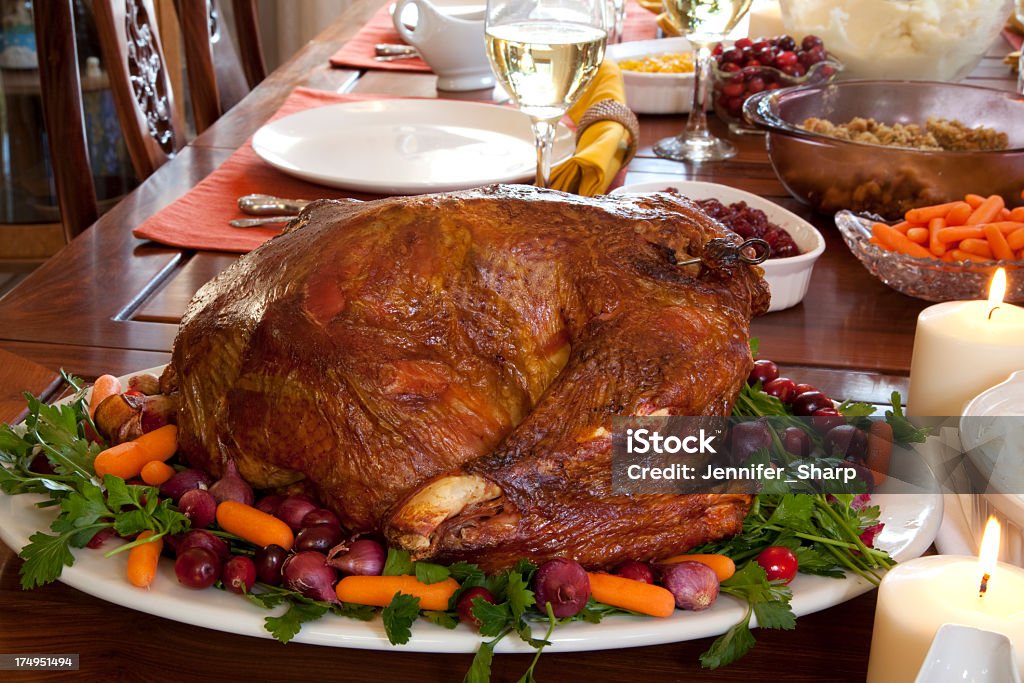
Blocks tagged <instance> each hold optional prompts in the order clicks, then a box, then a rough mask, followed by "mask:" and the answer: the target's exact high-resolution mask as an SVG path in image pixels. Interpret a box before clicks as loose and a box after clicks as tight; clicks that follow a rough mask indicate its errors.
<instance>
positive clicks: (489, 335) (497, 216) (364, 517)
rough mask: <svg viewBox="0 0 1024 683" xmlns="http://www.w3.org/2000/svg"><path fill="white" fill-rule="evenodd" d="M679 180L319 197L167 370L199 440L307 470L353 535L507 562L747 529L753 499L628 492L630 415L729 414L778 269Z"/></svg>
mask: <svg viewBox="0 0 1024 683" xmlns="http://www.w3.org/2000/svg"><path fill="white" fill-rule="evenodd" d="M722 238H725V239H733V238H735V236H734V235H732V233H730V232H728V231H727V230H725V229H724V228H723V227H722V226H721V225H719V224H717V223H716V222H714V221H712V220H711V219H709V218H707V217H706V216H705V215H704V214H703V213H701V212H700V210H699V209H697V208H696V207H695V206H694V205H693V204H691V203H690V202H688V201H687V200H685V199H683V198H680V197H678V196H673V195H670V194H655V195H644V196H641V195H637V196H621V197H604V198H581V197H577V196H574V195H567V194H563V193H560V192H555V191H550V190H539V189H535V188H532V187H527V186H508V185H499V186H493V187H488V188H482V189H477V190H468V191H464V192H453V193H445V194H437V195H424V196H418V197H401V198H390V199H384V200H379V201H373V202H357V201H321V202H316V203H314V204H312V205H310V206H309V207H308V208H307V209H306V210H305V211H303V213H302V214H301V215H300V216H299V218H298V219H296V220H295V221H293V222H292V223H291V224H290V225H289V226H288V228H287V229H286V230H285V232H284V233H283V234H282V235H280V236H278V237H276V238H274V239H273V240H271V241H270V242H268V243H267V244H265V245H264V246H262V247H260V248H259V249H256V250H255V251H253V252H252V253H250V254H248V255H247V256H245V257H243V258H242V259H240V260H239V261H238V262H237V263H236V264H235V265H233V266H232V267H231V268H229V269H228V270H226V271H225V272H224V273H222V274H221V275H220V276H218V277H217V278H215V279H214V280H213V281H211V282H210V283H208V284H207V285H205V286H204V287H203V288H202V289H201V290H200V291H199V293H198V294H197V295H196V297H195V299H194V300H193V301H192V303H191V304H190V306H189V308H188V311H187V312H186V315H185V317H184V319H183V321H182V325H181V328H180V330H179V333H178V337H177V339H176V341H175V345H174V351H173V356H172V361H171V363H170V365H169V366H168V369H167V370H166V372H165V375H164V377H163V378H162V381H163V384H164V387H165V388H166V389H168V390H172V391H175V392H177V393H178V395H179V401H180V410H179V422H178V424H179V430H180V438H181V448H182V450H183V451H184V453H185V454H186V456H187V458H188V459H189V460H190V461H191V462H192V463H194V464H196V465H198V466H201V467H204V468H206V469H209V470H211V471H213V472H215V473H217V472H220V471H221V468H222V467H223V463H224V462H226V460H227V459H229V458H230V459H234V460H235V462H236V463H237V465H238V467H239V470H240V471H241V474H242V476H243V477H245V479H247V480H248V481H249V482H250V483H252V484H253V485H254V486H257V487H280V486H285V485H288V484H293V483H296V482H303V483H304V484H305V485H307V486H310V487H312V489H313V490H314V491H315V493H316V494H317V495H318V496H319V497H320V498H321V500H323V501H324V503H325V504H326V505H328V506H329V507H330V508H331V509H333V510H334V511H335V512H336V513H337V514H338V515H339V517H340V518H341V519H342V521H343V523H345V524H346V525H347V526H348V527H350V528H351V529H353V530H354V531H383V532H385V533H386V534H387V535H388V537H389V539H390V540H391V541H392V542H393V543H395V544H398V545H400V546H402V547H406V548H408V549H410V550H411V551H413V552H414V553H415V554H416V555H417V556H420V557H438V558H445V559H473V560H476V561H479V562H481V563H482V564H483V565H485V566H487V567H489V568H497V567H500V566H505V565H507V564H510V563H511V562H513V561H514V560H515V559H517V558H518V557H521V556H530V557H534V558H535V559H545V558H546V557H550V556H555V555H563V556H571V557H576V558H577V559H580V560H581V561H583V562H584V563H585V564H587V565H588V566H595V567H596V566H608V565H610V564H614V563H615V562H617V561H618V560H619V559H625V558H635V559H645V558H647V557H656V556H658V555H659V554H667V553H668V552H677V551H682V550H685V549H687V548H689V547H691V546H692V545H694V544H696V543H700V542H703V541H706V540H709V539H712V538H719V537H722V536H726V535H729V534H733V533H736V532H738V531H739V529H740V524H741V522H742V519H743V517H744V516H745V514H746V511H747V507H748V505H749V498H747V497H744V496H717V497H716V496H651V497H645V496H637V497H635V498H628V499H627V498H624V497H614V496H610V485H611V484H610V481H611V475H610V467H609V458H610V443H611V441H610V435H609V434H608V433H607V431H608V429H609V428H610V420H611V417H612V416H613V415H619V414H651V413H655V412H658V411H660V412H662V413H666V414H669V413H670V414H726V413H728V411H729V410H730V409H731V405H732V400H733V398H734V396H735V395H736V392H737V391H738V389H739V386H740V384H741V383H742V382H743V381H744V379H745V377H746V375H747V373H748V372H749V370H750V368H751V366H752V360H751V357H750V351H749V348H748V338H749V322H750V318H751V317H752V316H754V315H757V314H759V313H761V312H763V311H765V310H766V309H767V305H768V289H767V285H766V284H765V282H764V280H763V278H762V274H761V271H760V269H759V268H757V267H754V266H748V265H745V264H743V263H740V262H735V263H729V264H722V263H719V262H714V263H712V262H711V261H710V260H709V261H708V262H707V263H706V264H704V265H693V266H678V265H676V262H677V260H680V259H682V258H685V257H687V256H697V257H701V256H702V255H703V254H704V251H705V246H706V245H707V244H708V242H709V241H711V240H712V239H722Z"/></svg>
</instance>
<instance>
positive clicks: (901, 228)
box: [890, 221, 915, 235]
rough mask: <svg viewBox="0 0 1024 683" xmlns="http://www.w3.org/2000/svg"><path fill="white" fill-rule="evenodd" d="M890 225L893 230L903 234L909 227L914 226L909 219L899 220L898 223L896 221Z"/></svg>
mask: <svg viewBox="0 0 1024 683" xmlns="http://www.w3.org/2000/svg"><path fill="white" fill-rule="evenodd" d="M890 227H891V228H892V229H893V230H895V231H897V232H902V233H903V234H904V235H906V234H907V230H910V229H911V228H913V227H915V226H914V224H913V223H911V222H910V221H900V222H899V223H896V224H895V225H892V226H890Z"/></svg>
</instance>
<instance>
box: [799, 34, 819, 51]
mask: <svg viewBox="0 0 1024 683" xmlns="http://www.w3.org/2000/svg"><path fill="white" fill-rule="evenodd" d="M824 44H825V43H824V41H822V39H821V38H819V37H818V36H816V35H810V34H809V35H806V36H804V39H803V40H801V41H800V47H802V48H803V49H805V50H808V51H810V50H813V49H814V48H816V47H821V46H823V45H824Z"/></svg>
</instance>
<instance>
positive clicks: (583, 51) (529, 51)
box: [484, 0, 608, 187]
mask: <svg viewBox="0 0 1024 683" xmlns="http://www.w3.org/2000/svg"><path fill="white" fill-rule="evenodd" d="M607 4H608V3H607V0H488V2H487V19H486V22H485V28H484V31H485V35H486V39H487V57H488V59H489V60H490V62H491V69H492V70H493V71H494V75H495V76H496V77H497V79H498V81H499V82H500V83H501V85H502V86H503V87H504V88H505V90H506V91H507V92H508V93H509V95H511V97H512V100H513V101H514V102H515V103H516V105H517V106H518V107H519V109H520V110H521V111H522V112H523V113H525V114H526V115H528V116H529V117H530V119H531V126H532V128H533V135H534V140H535V143H536V146H537V181H536V182H537V185H538V186H539V187H547V186H548V184H549V181H550V179H551V149H552V146H553V144H554V141H555V130H556V126H557V125H558V121H559V119H561V118H562V116H564V115H565V112H566V110H568V109H569V107H571V106H572V105H573V104H575V102H576V101H577V100H578V99H579V98H580V95H582V94H583V91H584V90H586V88H587V86H588V85H589V84H590V82H591V81H592V80H593V79H594V75H595V74H596V73H597V70H598V68H599V67H600V66H601V60H603V59H604V49H605V43H606V42H607V38H608V31H607V27H608V23H607V22H608V17H607V10H606V7H607Z"/></svg>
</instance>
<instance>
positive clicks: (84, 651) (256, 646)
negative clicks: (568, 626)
mask: <svg viewBox="0 0 1024 683" xmlns="http://www.w3.org/2000/svg"><path fill="white" fill-rule="evenodd" d="M380 4H381V0H358V1H357V2H356V3H355V4H354V5H353V6H352V8H351V9H350V10H348V11H347V12H346V13H345V14H343V15H342V16H341V17H339V19H338V20H337V21H336V22H335V23H334V24H333V25H332V26H331V27H330V28H329V29H328V30H327V31H325V32H324V33H323V34H322V35H320V36H318V37H317V38H316V39H315V40H313V41H311V42H310V43H309V44H307V45H306V46H305V47H304V48H303V49H302V50H301V51H300V52H299V53H298V54H297V55H296V56H295V57H294V58H292V59H291V60H290V61H289V62H288V63H286V64H285V65H283V66H282V67H281V68H279V69H278V70H277V71H275V72H274V73H272V74H271V75H270V76H269V77H268V78H267V80H266V81H265V82H264V83H263V84H261V85H260V86H259V87H258V88H257V89H256V90H255V91H253V93H252V94H250V95H249V96H248V97H247V98H246V99H245V100H243V101H242V102H241V103H240V104H239V105H238V106H237V107H235V108H234V109H233V110H231V111H230V112H229V113H227V114H226V115H225V116H224V117H223V118H222V119H221V120H220V121H218V122H217V123H216V124H214V125H213V126H212V127H211V128H210V129H209V130H207V131H206V132H205V133H204V134H203V135H201V136H199V137H198V138H197V139H196V140H195V141H194V142H192V143H191V144H190V145H189V146H188V147H186V148H185V149H184V150H183V151H182V152H181V153H180V154H179V155H178V156H177V157H176V158H175V159H173V160H172V161H171V162H170V163H168V164H167V165H165V166H164V167H163V168H161V169H160V170H158V171H157V172H156V173H155V174H154V175H153V176H152V177H151V178H149V179H148V180H147V181H146V182H144V183H143V184H142V185H141V186H140V187H139V188H138V189H137V190H136V191H134V192H133V193H132V194H131V195H129V196H128V197H127V198H126V199H125V200H124V201H123V202H122V203H120V204H119V205H118V206H117V207H115V208H114V209H113V210H112V211H110V212H109V213H108V214H106V215H105V216H104V217H103V218H102V219H101V220H100V221H99V222H98V223H97V224H96V225H94V226H93V227H92V228H90V229H89V230H87V231H86V232H85V233H83V234H82V235H81V236H80V237H79V238H77V239H76V240H74V242H72V243H71V244H70V245H69V246H68V247H66V248H65V249H64V250H63V251H61V252H60V253H59V254H58V255H57V256H55V257H54V258H53V259H51V260H50V261H49V262H47V263H46V264H45V265H44V266H42V267H41V268H39V269H38V270H37V271H36V272H34V273H33V274H32V275H31V276H30V277H28V278H27V279H26V280H25V281H24V282H23V283H21V285H20V286H18V287H17V288H16V289H15V290H14V291H12V292H11V293H10V294H9V295H7V296H6V297H5V298H3V299H2V300H0V366H3V367H2V368H0V381H2V382H5V384H4V386H3V387H2V391H0V409H2V410H3V411H4V412H3V414H0V419H8V420H9V419H13V418H14V417H16V415H17V412H16V411H17V406H16V405H15V404H14V403H11V402H10V401H9V398H10V397H11V395H12V393H17V392H20V391H21V390H22V389H29V390H32V391H35V392H41V393H44V394H45V393H48V392H52V391H53V387H52V386H51V384H50V381H51V380H52V379H53V377H54V373H53V371H54V370H56V369H57V368H60V367H63V368H66V369H67V370H68V371H70V372H72V373H75V374H79V375H82V376H85V377H87V378H91V377H95V376H97V375H99V374H102V373H105V372H112V373H115V374H126V373H129V372H131V371H133V370H138V369H141V368H147V367H151V366H154V365H158V364H162V363H165V362H166V361H167V360H168V358H169V351H170V349H171V345H172V343H173V341H174V335H175V331H176V326H177V322H178V320H179V319H180V316H181V314H182V311H183V310H184V307H185V305H186V304H187V302H188V300H189V299H190V298H191V296H192V294H193V293H194V292H195V291H196V289H197V288H198V287H199V286H201V285H202V284H203V283H204V282H206V281H207V280H208V279H210V278H211V277H213V276H214V275H216V274H217V273H218V272H220V271H221V270H223V269H224V268H225V267H226V266H227V265H228V264H230V263H231V262H233V261H234V259H235V257H234V256H231V255H224V254H215V253H204V252H191V251H186V250H179V249H172V248H168V247H163V246H160V245H156V244H152V243H146V242H142V241H140V240H138V239H135V238H134V237H132V236H131V229H132V228H133V227H134V226H136V225H139V224H140V223H141V222H143V220H145V219H146V218H147V217H149V216H150V215H152V214H153V213H154V212H156V211H158V210H159V209H160V208H161V207H163V206H166V205H167V204H168V203H170V202H171V201H173V200H174V199H175V198H177V197H179V196H181V195H182V194H184V193H185V192H187V191H188V190H189V188H191V187H192V186H194V185H195V184H196V183H197V182H198V181H199V180H200V179H202V178H203V177H204V176H206V175H207V174H208V173H210V172H211V171H212V170H213V169H215V168H216V167H217V166H218V165H219V164H220V163H222V162H223V161H224V160H225V159H226V158H227V157H228V156H229V155H230V154H231V152H232V151H233V150H234V149H236V148H237V147H238V146H239V145H241V144H242V143H243V142H244V141H245V140H246V139H247V138H248V137H249V136H250V135H251V134H252V133H253V132H254V131H255V130H256V129H257V128H259V126H260V125H262V123H263V122H264V121H266V120H267V118H269V117H270V115H271V114H272V113H273V112H274V110H275V109H276V108H277V107H278V106H279V105H280V104H281V103H282V102H283V101H284V99H285V98H286V97H287V95H288V93H289V92H290V91H291V90H292V89H293V88H294V87H295V86H298V85H305V86H308V87H313V88H319V89H324V90H332V91H339V92H345V91H351V92H362V93H380V94H398V95H405V96H422V97H434V96H436V95H437V93H436V90H435V87H434V85H435V77H434V76H432V75H429V74H403V73H395V72H369V73H366V74H360V73H357V72H352V71H346V70H342V69H331V68H330V67H329V66H328V64H327V59H328V57H329V56H330V55H331V54H332V53H333V52H334V51H336V50H337V49H338V48H339V46H340V45H341V44H342V43H343V42H344V41H345V40H347V39H348V38H349V37H351V36H352V35H353V34H354V33H355V32H356V31H357V30H358V29H359V27H360V26H361V25H362V24H363V23H365V21H366V20H367V19H368V18H369V17H370V16H371V15H372V14H373V12H374V11H375V10H376V9H377V8H378V7H379V6H380ZM1005 51H1006V49H1005V46H1004V45H1002V44H1000V45H996V46H994V47H993V49H992V51H991V52H990V54H989V55H988V56H987V57H986V59H985V60H984V61H983V63H982V65H981V66H979V68H978V70H977V71H976V72H975V73H974V75H973V76H972V79H973V80H974V81H975V82H977V83H979V84H984V85H991V86H993V87H1000V88H1007V87H1011V85H1010V83H1011V81H1010V79H1009V75H1008V72H1007V71H1006V69H1005V67H1003V66H1002V65H1001V64H1000V63H999V61H998V60H999V59H1000V58H1001V57H1002V54H1003V53H1005ZM488 95H489V93H486V92H484V93H471V94H469V95H468V97H470V98H473V97H476V98H486V97H487V96H488ZM682 123H683V119H682V117H680V116H646V117H642V119H641V140H640V153H639V155H638V157H637V158H636V159H635V160H634V161H633V162H632V164H631V165H630V167H629V169H628V175H627V178H626V181H627V182H642V181H646V180H651V179H655V178H664V177H665V176H666V175H667V176H671V177H673V178H677V179H699V180H708V181H713V182H721V183H726V184H729V185H733V186H736V187H739V188H742V189H746V190H750V191H752V192H755V193H757V194H760V195H762V196H765V197H768V198H770V199H772V200H773V201H776V202H778V203H779V204H781V205H783V206H785V207H786V208H788V209H790V210H793V211H795V212H796V213H798V214H800V215H802V216H804V217H806V218H807V219H808V220H810V221H811V222H813V223H814V224H815V225H817V226H818V227H819V228H821V229H822V232H823V233H824V234H825V237H826V240H827V243H828V246H827V249H826V252H825V254H824V255H823V256H822V258H821V260H820V261H819V263H818V265H817V267H816V268H815V271H814V277H813V280H812V283H811V289H810V292H809V293H808V296H807V298H806V300H805V301H804V303H803V304H802V305H800V306H797V307H795V308H792V309H790V310H787V311H783V312H779V313H773V314H771V315H767V316H764V317H762V318H760V319H758V320H756V321H755V322H754V325H753V332H754V334H755V335H757V336H758V337H759V338H760V339H761V348H762V355H764V356H767V357H771V358H774V359H775V360H777V361H779V362H780V363H781V364H782V365H783V366H784V367H785V369H786V372H787V373H789V374H790V375H791V376H794V377H799V378H800V379H801V380H803V381H807V382H810V383H813V384H815V385H818V386H819V387H821V388H822V389H824V390H826V391H828V392H829V393H831V394H832V395H835V396H843V397H850V398H855V399H860V400H867V401H873V402H885V401H887V400H888V395H889V393H890V392H891V391H892V390H893V389H899V390H902V391H904V392H905V389H906V384H907V381H906V375H907V373H908V369H909V363H910V351H911V344H912V339H913V331H914V321H915V318H916V315H917V313H918V312H919V311H920V310H921V308H923V306H924V305H925V304H924V303H923V302H921V301H918V300H915V299H911V298H908V297H905V296H902V295H900V294H897V293H896V292H894V291H892V290H890V289H888V288H887V287H885V286H884V285H883V284H881V283H880V282H879V281H878V280H876V279H874V278H873V277H871V276H870V275H869V274H868V273H867V272H866V271H865V270H864V269H863V268H862V267H861V266H860V264H859V263H858V262H857V261H856V260H855V259H854V258H853V257H852V256H851V255H850V254H849V253H848V251H847V250H846V248H845V246H844V245H843V244H842V241H841V239H840V238H839V236H838V234H837V233H836V231H835V230H834V229H833V228H832V227H831V226H830V223H829V220H828V218H827V217H823V216H819V215H814V214H813V213H811V212H810V211H809V210H807V209H806V208H804V207H802V206H801V205H800V204H798V203H797V202H795V201H794V200H792V199H791V198H789V197H788V195H787V194H786V192H785V190H784V189H783V188H782V186H781V185H780V184H779V182H778V180H777V179H776V177H775V175H774V173H773V172H772V169H771V166H770V164H769V162H768V158H767V155H766V153H765V150H764V141H763V138H760V137H757V136H745V137H741V138H738V139H735V141H736V142H737V144H738V145H739V148H740V154H739V156H738V157H737V158H736V159H734V160H731V161H729V162H727V163H722V164H708V165H704V166H696V167H694V166H684V165H682V164H678V163H674V162H670V161H665V160H663V159H658V158H656V157H655V156H654V155H653V153H652V152H651V144H652V143H653V142H654V141H656V140H657V139H659V138H661V137H663V136H665V135H670V134H675V133H677V132H678V131H679V130H680V129H681V126H682ZM713 125H714V126H715V129H716V131H717V132H718V133H719V134H725V130H724V128H722V127H721V126H720V125H719V124H718V123H717V122H713ZM8 353H13V354H17V355H18V356H19V357H21V358H22V359H26V360H28V361H30V362H29V363H25V362H24V361H23V360H18V361H17V362H15V360H14V359H13V358H12V357H11V356H9V355H7V354H8ZM32 362H34V363H35V364H38V365H41V366H43V367H44V368H45V369H41V368H39V367H38V365H32ZM15 364H17V366H18V368H15V367H14V366H15ZM12 383H13V384H15V385H17V386H12ZM19 566H20V560H19V559H18V558H17V555H16V553H15V552H14V551H12V550H11V549H8V548H6V547H3V546H0V653H35V654H43V653H50V654H59V653H77V654H79V655H80V656H81V660H80V661H81V668H80V670H79V671H78V672H74V673H62V672H55V673H51V674H44V673H34V674H26V673H10V672H4V673H3V674H2V676H3V679H4V680H17V681H20V680H60V681H66V680H84V681H211V680H225V681H239V680H252V681H284V680H354V681H458V680H461V678H462V675H463V673H464V672H465V671H466V669H467V668H468V666H469V663H470V657H469V656H468V655H448V654H414V653H406V652H402V650H401V648H396V649H395V650H393V651H387V652H373V651H361V650H350V649H342V648H328V647H316V646H308V645H300V644H289V645H281V644H279V643H277V642H274V641H270V640H263V639H258V638H252V637H243V636H236V635H231V634H227V633H222V632H219V631H215V630H210V629H205V628H199V627H195V626H189V625H186V624H182V623H178V622H174V621H169V620H165V619H161V618H157V617H152V616H148V615H145V614H142V613H140V612H136V611H132V610H128V609H125V608H122V607H119V606H118V605H114V604H111V603H107V602H104V601H101V600H98V599H96V598H93V597H90V596H88V595H86V594H85V593H82V592H79V591H77V590H74V589H72V588H69V587H67V586H65V585H63V584H60V583H55V584H51V585H48V586H46V587H43V588H40V589H37V590H34V591H31V592H23V591H21V590H20V588H19V586H18V569H19ZM196 599H197V600H200V599H202V597H201V595H199V594H197V596H196ZM873 613H874V594H873V593H869V594H867V595H864V596H861V597H859V598H856V599H854V600H850V601H848V602H846V603H844V604H842V605H839V606H836V607H833V608H831V609H827V610H825V611H822V612H820V613H817V614H814V615H809V616H806V617H802V618H801V619H800V620H799V622H798V626H797V629H796V631H795V632H777V631H763V632H762V631H758V632H756V636H757V638H758V640H759V643H758V646H757V647H756V648H755V649H754V650H753V652H751V654H749V655H748V656H747V657H745V658H744V659H742V660H741V661H739V662H738V663H736V664H734V665H732V666H729V667H727V668H724V669H720V670H717V671H707V670H702V669H701V668H700V666H699V664H698V663H697V660H698V656H699V654H700V653H701V652H702V651H703V650H705V649H706V648H707V647H708V645H709V644H710V640H709V639H703V640H698V641H692V642H683V643H677V644H673V645H663V646H657V647H643V648H632V649H616V648H618V647H621V646H623V645H625V643H617V642H608V643H607V644H606V645H607V648H608V649H605V650H601V651H597V652H588V653H578V654H546V655H544V656H543V657H542V658H541V663H540V665H539V667H538V669H537V675H538V679H539V680H541V681H555V680H564V681H575V680H587V681H589V682H592V683H598V682H601V681H615V682H616V683H619V682H621V681H637V680H642V681H691V680H700V681H744V682H749V681H762V680H772V679H780V678H781V679H785V680H787V681H794V682H795V681H860V680H863V678H864V674H865V671H866V667H867V656H868V648H869V642H870V636H871V624H872V619H873ZM527 665H528V657H526V656H522V655H514V656H511V655H500V656H498V657H497V658H496V660H495V664H494V680H495V681H513V680H516V679H518V677H519V676H520V675H521V674H522V672H523V670H524V669H525V668H526V666H527Z"/></svg>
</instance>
